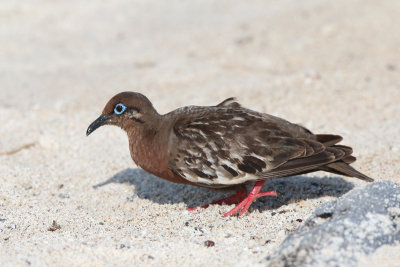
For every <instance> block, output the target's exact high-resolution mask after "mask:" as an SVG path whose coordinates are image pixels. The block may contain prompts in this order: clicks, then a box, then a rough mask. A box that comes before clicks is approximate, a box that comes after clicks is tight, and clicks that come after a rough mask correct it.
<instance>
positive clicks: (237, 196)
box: [187, 188, 247, 211]
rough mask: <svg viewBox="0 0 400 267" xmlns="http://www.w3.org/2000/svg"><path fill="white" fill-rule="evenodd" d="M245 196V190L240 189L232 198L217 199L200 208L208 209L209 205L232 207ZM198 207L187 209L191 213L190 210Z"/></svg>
mask: <svg viewBox="0 0 400 267" xmlns="http://www.w3.org/2000/svg"><path fill="white" fill-rule="evenodd" d="M246 195H247V190H246V189H245V188H240V189H238V190H237V191H236V193H235V194H233V195H232V196H229V197H226V198H223V199H219V200H217V201H214V202H211V203H210V204H206V205H204V206H201V207H200V208H202V209H206V208H208V207H209V206H210V205H215V204H216V205H222V204H226V205H232V204H235V203H238V202H240V201H242V200H243V199H245V198H246ZM197 208H198V207H194V208H188V209H187V210H188V211H192V210H196V209H197Z"/></svg>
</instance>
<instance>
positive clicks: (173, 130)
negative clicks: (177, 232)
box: [87, 92, 373, 215]
mask: <svg viewBox="0 0 400 267" xmlns="http://www.w3.org/2000/svg"><path fill="white" fill-rule="evenodd" d="M105 124H109V125H116V126H119V127H121V128H122V129H124V130H125V131H126V132H127V134H128V138H129V149H130V153H131V156H132V159H133V160H134V161H135V163H136V164H137V165H138V166H140V167H142V168H143V169H144V170H146V171H148V172H150V173H152V174H154V175H156V176H158V177H160V178H163V179H166V180H168V181H171V182H175V183H183V184H190V185H195V186H201V187H206V188H213V189H221V188H236V189H238V191H237V193H236V194H235V195H234V196H232V197H230V198H227V199H223V200H221V201H216V202H215V203H218V204H220V203H222V202H225V203H232V202H235V201H237V200H239V201H242V202H241V203H240V204H239V205H238V206H237V207H236V208H235V209H233V210H231V211H230V212H228V213H226V214H225V215H231V214H234V213H236V212H239V211H240V214H242V213H244V212H245V211H246V210H247V209H248V208H249V206H250V205H251V203H252V202H253V201H255V200H256V199H257V198H258V197H261V196H266V195H269V196H275V195H276V192H274V191H270V192H263V193H259V191H260V189H261V187H262V185H263V183H264V182H265V180H266V179H269V178H275V177H284V176H292V175H298V174H304V173H309V172H314V171H319V170H323V171H327V172H331V173H335V174H340V175H345V176H351V177H356V178H359V179H362V180H365V181H368V182H371V181H373V179H371V178H370V177H368V176H366V175H364V174H362V173H360V172H358V171H357V170H355V169H354V168H353V167H351V166H350V165H349V164H350V163H352V162H354V161H355V160H356V158H355V157H353V156H352V155H351V154H352V152H353V151H352V149H351V148H350V147H347V146H343V145H338V143H339V142H340V141H341V140H342V138H341V137H340V136H338V135H325V134H324V135H318V134H317V135H315V134H313V133H312V132H310V131H309V130H308V129H306V128H304V127H302V126H300V125H297V124H293V123H290V122H288V121H286V120H283V119H281V118H278V117H275V116H271V115H268V114H264V113H259V112H256V111H253V110H250V109H246V108H243V107H242V106H241V105H240V104H239V103H237V102H235V99H234V98H228V99H226V100H225V101H223V102H222V103H220V104H218V105H216V106H204V107H203V106H188V107H183V108H179V109H176V110H174V111H172V112H170V113H168V114H165V115H160V114H158V113H157V111H156V110H155V109H154V108H153V105H152V104H151V102H150V101H149V100H148V99H147V98H146V97H145V96H143V95H141V94H139V93H134V92H123V93H119V94H117V95H116V96H114V97H113V98H112V99H111V100H110V101H109V102H108V103H107V104H106V106H105V108H104V110H103V113H102V115H101V116H100V117H99V118H98V119H97V120H95V121H94V122H93V123H92V124H91V125H90V126H89V128H88V130H87V135H89V134H90V133H91V132H93V131H94V130H95V129H97V128H98V127H100V126H102V125H105ZM249 182H256V184H255V186H254V188H253V190H252V191H251V192H250V194H249V196H248V197H247V198H246V197H245V193H246V192H245V191H244V189H243V184H247V183H249Z"/></svg>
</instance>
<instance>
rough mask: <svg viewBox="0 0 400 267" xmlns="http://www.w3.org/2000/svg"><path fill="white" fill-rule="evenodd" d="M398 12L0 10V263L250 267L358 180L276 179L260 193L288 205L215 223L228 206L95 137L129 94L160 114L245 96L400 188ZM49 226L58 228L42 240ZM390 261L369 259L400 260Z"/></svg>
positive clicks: (104, 132)
mask: <svg viewBox="0 0 400 267" xmlns="http://www.w3.org/2000/svg"><path fill="white" fill-rule="evenodd" d="M399 10H400V2H399V1H397V0H391V1H379V3H378V2H376V1H361V0H360V1H345V0H339V1H327V0H320V1H317V0H307V1H293V0H292V1H289V0H283V1H228V0H226V1H215V2H214V1H209V0H207V1H204V0H199V1H186V2H183V1H122V0H113V1H77V0H74V1H62V2H61V1H49V0H47V1H45V0H41V1H39V0H38V1H28V0H25V1H11V0H9V1H6V0H3V1H2V3H1V5H0V153H1V154H0V265H1V266H12V265H27V264H32V265H35V266H42V265H43V264H47V265H60V266H82V265H87V266H102V265H136V266H139V265H143V264H146V265H155V266H160V265H167V266H176V265H182V264H183V265H187V266H188V265H192V266H204V265H206V264H207V265H208V266H213V265H248V266H250V265H251V266H254V265H257V264H260V262H261V261H262V260H263V259H264V258H265V257H266V255H268V254H269V253H270V252H271V251H272V250H273V249H274V248H275V247H277V246H279V244H280V242H281V241H282V240H283V239H284V238H285V236H286V235H287V234H288V233H290V232H291V231H293V230H294V229H296V228H297V227H298V226H299V224H300V222H298V221H296V219H302V220H305V219H306V218H307V217H308V216H309V215H310V214H311V213H312V211H313V210H314V209H315V208H316V207H318V206H319V205H320V204H321V203H323V202H326V201H328V200H330V199H333V198H335V197H338V196H340V195H342V194H343V193H345V192H346V191H347V190H349V189H350V188H352V186H359V185H362V184H363V182H362V181H357V180H355V179H351V178H350V179H348V178H342V177H339V176H335V175H331V174H326V173H317V174H311V175H307V176H302V177H293V178H286V179H277V180H274V181H271V182H269V183H267V184H266V185H265V190H268V189H270V190H271V189H275V190H277V191H278V193H279V196H278V197H277V198H276V199H272V198H264V199H260V200H259V201H258V202H257V203H255V204H253V206H252V209H251V210H250V212H248V213H247V214H246V216H243V217H241V218H237V217H231V218H222V217H221V215H222V214H223V213H224V212H226V211H228V210H229V209H230V208H232V207H233V206H215V207H210V208H209V209H207V210H205V211H203V212H201V213H197V212H187V211H185V209H186V207H187V206H191V205H202V204H205V203H207V202H209V201H212V200H215V199H218V198H221V197H222V196H224V195H226V194H225V193H216V192H213V191H208V190H204V189H198V188H194V187H190V186H183V185H176V184H171V183H168V182H165V181H161V180H159V179H157V178H154V177H150V176H149V175H147V174H146V173H144V172H143V171H141V170H139V169H136V166H135V165H134V164H133V162H132V161H131V159H130V156H129V150H128V144H127V143H128V142H127V138H126V136H125V134H124V133H123V132H122V131H121V130H119V129H118V128H115V127H104V128H101V129H99V130H98V131H96V132H95V133H94V134H92V135H91V136H90V137H89V138H87V137H86V136H85V131H86V128H87V126H88V125H89V123H90V122H92V121H93V120H94V119H95V118H96V117H97V116H98V115H99V113H100V112H101V110H102V108H103V106H104V104H105V103H106V101H107V100H108V99H109V98H110V97H111V96H113V95H114V94H116V93H117V92H119V91H123V90H132V91H139V92H141V93H143V94H145V95H147V96H148V97H149V98H150V99H151V100H152V101H153V104H154V105H155V107H156V108H157V109H158V110H159V112H161V113H165V112H168V111H170V110H172V109H174V108H177V107H180V106H183V105H189V104H197V105H211V104H216V103H218V102H220V101H222V100H223V99H224V98H226V97H230V96H237V97H238V99H239V100H240V102H241V103H242V104H243V105H244V106H246V107H250V108H252V109H255V110H258V111H263V112H268V113H271V114H274V115H278V116H281V117H283V118H286V119H288V120H290V121H292V122H297V123H302V124H303V125H305V126H307V127H309V128H310V129H311V130H312V131H314V132H316V133H336V134H340V135H342V136H343V137H344V142H343V144H348V145H351V146H353V148H354V151H355V155H356V156H358V161H357V162H356V163H355V164H354V166H355V167H356V168H358V169H359V170H360V171H362V172H364V173H366V174H368V175H370V176H372V177H374V178H376V179H377V180H391V181H394V182H397V183H399V182H400V178H399V172H400V138H399V133H400V104H399V103H400V75H399V73H400V34H399V28H398V27H399V25H400V16H399ZM29 144H33V146H29ZM26 145H28V146H26ZM23 146H25V147H23ZM18 148H21V150H20V151H17V152H16V151H15V149H18ZM13 150H14V151H13ZM321 177H323V178H322V179H321ZM101 184H103V185H101ZM96 185H101V186H98V187H96V188H93V186H96ZM53 220H55V221H56V222H57V224H59V225H60V227H61V228H60V229H58V230H56V231H48V228H49V227H50V226H51V224H52V221H53ZM207 240H212V241H214V242H215V246H213V247H206V246H205V245H204V242H205V241H207ZM396 253H397V255H398V254H399V253H400V249H399V247H391V248H390V249H387V250H386V249H380V250H378V251H377V255H375V256H374V255H371V256H370V257H369V258H368V259H366V261H365V262H369V263H371V262H372V263H374V264H373V265H374V266H382V264H387V265H390V264H394V263H398V257H397V258H396V257H393V256H392V255H396ZM370 266H372V265H371V264H370Z"/></svg>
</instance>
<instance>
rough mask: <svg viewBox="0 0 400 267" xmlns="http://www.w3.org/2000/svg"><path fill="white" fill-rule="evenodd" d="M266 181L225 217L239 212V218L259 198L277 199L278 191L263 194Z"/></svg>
mask: <svg viewBox="0 0 400 267" xmlns="http://www.w3.org/2000/svg"><path fill="white" fill-rule="evenodd" d="M264 183H265V180H263V181H258V182H257V183H256V184H255V185H254V186H253V188H252V189H251V191H250V194H249V195H248V196H247V197H246V198H245V199H244V200H243V201H242V202H240V203H239V204H238V205H237V206H236V207H235V208H233V209H232V210H231V211H228V212H227V213H225V214H224V217H226V216H229V215H233V214H235V213H237V212H239V211H240V212H239V216H240V215H242V214H243V213H245V212H246V211H247V210H248V209H249V207H250V205H251V204H252V203H253V202H254V201H255V200H256V199H257V198H259V197H264V196H274V197H276V195H277V194H276V191H268V192H261V193H260V190H261V188H262V186H263V185H264Z"/></svg>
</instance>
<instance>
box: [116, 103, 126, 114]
mask: <svg viewBox="0 0 400 267" xmlns="http://www.w3.org/2000/svg"><path fill="white" fill-rule="evenodd" d="M125 110H126V106H125V105H124V104H122V103H119V104H116V105H115V107H114V114H117V115H120V114H122V113H124V111H125Z"/></svg>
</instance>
